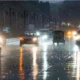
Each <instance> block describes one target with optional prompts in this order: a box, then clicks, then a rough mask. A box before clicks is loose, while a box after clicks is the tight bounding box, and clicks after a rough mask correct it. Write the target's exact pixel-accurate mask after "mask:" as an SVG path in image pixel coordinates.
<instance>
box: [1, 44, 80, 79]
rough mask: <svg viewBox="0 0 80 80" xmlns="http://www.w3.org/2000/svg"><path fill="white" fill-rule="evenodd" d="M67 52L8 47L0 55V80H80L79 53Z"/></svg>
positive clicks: (65, 48)
mask: <svg viewBox="0 0 80 80" xmlns="http://www.w3.org/2000/svg"><path fill="white" fill-rule="evenodd" d="M73 47H74V46H73ZM71 48H72V46H71ZM71 48H70V45H68V46H64V45H59V46H57V47H54V46H53V45H42V46H39V47H36V46H32V45H30V46H28V45H27V46H26V45H25V46H23V47H19V45H16V44H15V45H14V43H11V44H10V45H7V46H6V47H4V48H3V49H2V52H1V57H0V62H1V65H0V78H1V79H0V80H80V52H79V50H77V48H76V47H75V48H74V49H75V50H73V49H71Z"/></svg>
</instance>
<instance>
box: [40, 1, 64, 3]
mask: <svg viewBox="0 0 80 80" xmlns="http://www.w3.org/2000/svg"><path fill="white" fill-rule="evenodd" d="M39 1H49V2H54V3H55V2H59V1H64V0H39Z"/></svg>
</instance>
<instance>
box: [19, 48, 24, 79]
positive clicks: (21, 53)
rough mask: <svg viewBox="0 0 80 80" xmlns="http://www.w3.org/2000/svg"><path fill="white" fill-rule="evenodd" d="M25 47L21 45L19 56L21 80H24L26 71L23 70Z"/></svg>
mask: <svg viewBox="0 0 80 80" xmlns="http://www.w3.org/2000/svg"><path fill="white" fill-rule="evenodd" d="M22 65H23V48H22V47H20V58H19V75H20V76H19V80H24V71H23V66H22Z"/></svg>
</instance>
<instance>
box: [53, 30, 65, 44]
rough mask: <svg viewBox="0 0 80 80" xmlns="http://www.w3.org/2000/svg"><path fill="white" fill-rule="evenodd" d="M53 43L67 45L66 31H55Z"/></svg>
mask: <svg viewBox="0 0 80 80" xmlns="http://www.w3.org/2000/svg"><path fill="white" fill-rule="evenodd" d="M53 43H65V39H64V31H61V30H55V31H53Z"/></svg>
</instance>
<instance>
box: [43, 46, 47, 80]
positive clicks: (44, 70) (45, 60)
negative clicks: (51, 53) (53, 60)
mask: <svg viewBox="0 0 80 80" xmlns="http://www.w3.org/2000/svg"><path fill="white" fill-rule="evenodd" d="M47 69H48V62H47V45H46V46H44V49H43V80H46V78H47V75H48V74H47Z"/></svg>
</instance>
